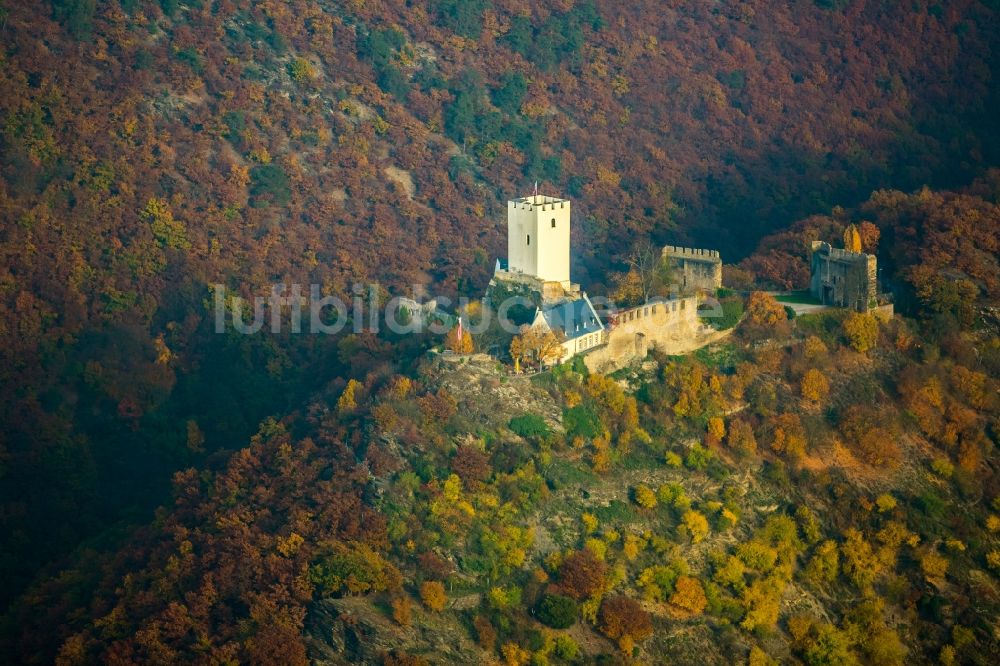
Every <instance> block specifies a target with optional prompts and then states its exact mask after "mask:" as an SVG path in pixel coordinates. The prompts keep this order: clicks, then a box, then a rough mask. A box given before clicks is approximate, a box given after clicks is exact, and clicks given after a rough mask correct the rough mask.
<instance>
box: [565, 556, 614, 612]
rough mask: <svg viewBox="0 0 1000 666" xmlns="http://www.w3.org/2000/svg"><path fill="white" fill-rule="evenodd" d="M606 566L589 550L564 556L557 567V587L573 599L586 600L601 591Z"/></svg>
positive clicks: (606, 570) (606, 569)
mask: <svg viewBox="0 0 1000 666" xmlns="http://www.w3.org/2000/svg"><path fill="white" fill-rule="evenodd" d="M607 572H608V565H607V564H606V563H605V562H604V561H603V560H601V559H599V558H598V557H597V556H596V555H595V554H594V553H593V552H592V551H591V550H590V549H589V548H583V549H581V550H576V551H573V552H572V553H570V554H569V555H567V556H566V559H564V560H563V562H562V564H561V565H560V566H559V587H560V589H561V590H562V591H563V592H564V593H565V594H566V595H567V596H570V597H572V598H574V599H577V600H579V599H586V598H587V597H589V596H591V595H593V594H595V593H597V592H598V591H600V590H601V589H603V587H604V584H605V576H606V575H607Z"/></svg>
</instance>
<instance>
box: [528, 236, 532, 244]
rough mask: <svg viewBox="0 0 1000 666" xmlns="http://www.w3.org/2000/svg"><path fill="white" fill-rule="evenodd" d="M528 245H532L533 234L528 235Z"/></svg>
mask: <svg viewBox="0 0 1000 666" xmlns="http://www.w3.org/2000/svg"><path fill="white" fill-rule="evenodd" d="M528 245H531V234H528Z"/></svg>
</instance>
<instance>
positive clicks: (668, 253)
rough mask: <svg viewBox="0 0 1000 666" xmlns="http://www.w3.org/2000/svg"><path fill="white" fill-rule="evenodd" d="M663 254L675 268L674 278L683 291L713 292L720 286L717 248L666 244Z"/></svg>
mask: <svg viewBox="0 0 1000 666" xmlns="http://www.w3.org/2000/svg"><path fill="white" fill-rule="evenodd" d="M663 256H664V257H666V258H668V259H670V261H671V263H672V264H673V266H674V268H675V269H676V272H675V275H674V279H675V280H677V281H678V282H679V283H680V286H681V288H682V289H684V290H685V291H691V290H697V289H701V290H704V291H710V292H713V291H715V290H716V289H718V288H719V287H721V286H722V257H721V255H720V254H719V252H718V251H717V250H703V249H699V248H690V247H678V246H675V245H667V246H665V247H664V248H663Z"/></svg>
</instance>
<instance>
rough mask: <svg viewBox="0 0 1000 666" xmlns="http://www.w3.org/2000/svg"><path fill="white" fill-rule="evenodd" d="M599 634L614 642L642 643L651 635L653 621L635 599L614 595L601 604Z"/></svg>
mask: <svg viewBox="0 0 1000 666" xmlns="http://www.w3.org/2000/svg"><path fill="white" fill-rule="evenodd" d="M598 619H599V626H600V628H601V632H602V633H603V634H604V635H605V636H607V637H608V638H612V639H615V640H618V641H620V640H622V639H630V642H631V641H642V640H645V639H647V638H649V637H650V636H652V635H653V620H652V617H651V616H650V614H649V613H647V612H646V611H645V610H643V608H642V605H641V604H640V603H639V602H638V601H636V600H635V599H630V598H629V597H626V596H624V595H620V594H615V595H611V596H608V597H605V599H604V601H602V602H601V609H600V615H599V618H598Z"/></svg>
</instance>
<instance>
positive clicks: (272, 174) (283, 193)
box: [250, 164, 292, 208]
mask: <svg viewBox="0 0 1000 666" xmlns="http://www.w3.org/2000/svg"><path fill="white" fill-rule="evenodd" d="M250 196H251V198H252V200H251V202H250V205H251V206H253V207H254V208H264V207H265V206H268V205H269V204H272V203H273V204H275V205H277V206H284V205H285V204H287V203H288V201H289V200H290V199H291V198H292V189H291V185H290V183H289V180H288V175H287V174H286V173H285V171H284V170H283V169H282V168H281V167H280V166H278V165H277V164H261V165H259V166H255V167H254V168H253V169H251V170H250Z"/></svg>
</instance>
